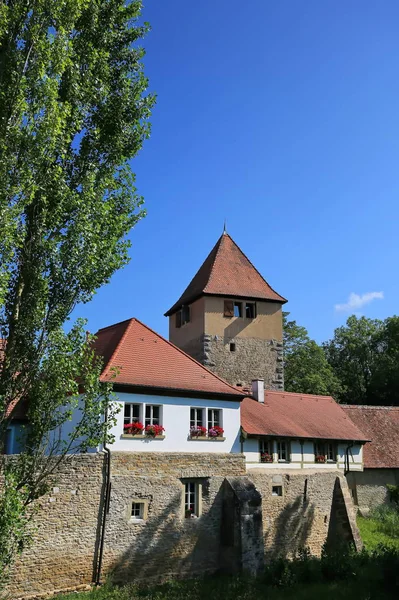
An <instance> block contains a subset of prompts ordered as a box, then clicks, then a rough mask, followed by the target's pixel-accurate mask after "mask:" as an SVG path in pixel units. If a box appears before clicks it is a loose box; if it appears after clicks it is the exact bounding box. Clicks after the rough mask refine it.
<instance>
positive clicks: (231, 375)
mask: <svg viewBox="0 0 399 600" xmlns="http://www.w3.org/2000/svg"><path fill="white" fill-rule="evenodd" d="M230 343H233V344H235V351H234V352H232V351H231V350H230ZM181 348H182V350H184V351H185V352H187V354H190V356H192V357H193V358H195V359H196V360H198V361H199V362H200V363H202V364H203V365H205V366H206V367H208V368H209V369H211V370H212V371H214V372H215V373H217V375H219V377H223V379H226V381H228V382H229V383H231V384H232V385H237V384H242V385H243V386H250V385H251V381H252V380H253V379H258V378H264V380H265V389H268V390H283V389H284V374H283V373H284V369H283V343H282V342H279V341H276V340H263V339H259V338H243V337H235V338H228V339H226V338H224V337H222V336H217V335H202V336H201V337H200V338H196V339H194V340H190V341H188V342H187V343H186V344H185V345H182V346H181Z"/></svg>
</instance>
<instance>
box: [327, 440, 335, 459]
mask: <svg viewBox="0 0 399 600" xmlns="http://www.w3.org/2000/svg"><path fill="white" fill-rule="evenodd" d="M327 460H328V461H329V462H336V460H337V451H336V448H335V444H330V443H329V444H327Z"/></svg>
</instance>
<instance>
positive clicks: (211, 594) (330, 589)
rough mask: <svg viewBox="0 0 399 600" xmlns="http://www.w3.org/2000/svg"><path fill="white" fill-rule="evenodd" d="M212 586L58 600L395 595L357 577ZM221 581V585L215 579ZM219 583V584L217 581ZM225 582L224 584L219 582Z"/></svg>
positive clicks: (313, 599) (114, 591)
mask: <svg viewBox="0 0 399 600" xmlns="http://www.w3.org/2000/svg"><path fill="white" fill-rule="evenodd" d="M208 581H209V582H211V583H212V589H209V587H210V586H209V585H207V584H204V582H203V581H202V580H191V581H184V582H172V583H169V584H164V585H162V586H158V587H155V588H149V589H146V590H142V589H139V588H137V587H136V586H131V585H130V586H129V585H127V586H124V587H112V586H108V585H107V586H104V587H102V588H98V589H96V590H93V591H91V592H82V593H80V594H76V593H75V594H69V595H63V596H57V597H56V599H55V600H204V598H222V599H223V600H320V599H322V600H392V599H393V598H396V596H395V595H393V594H389V593H388V592H384V591H382V590H380V591H375V592H372V591H371V590H370V588H369V587H368V585H366V584H364V585H362V586H360V587H359V583H358V582H356V581H351V582H344V583H343V582H339V581H338V582H335V583H334V582H332V583H314V584H297V585H293V586H292V587H289V588H281V589H279V588H275V587H272V586H270V587H269V586H261V585H259V584H258V585H255V584H254V582H253V580H249V579H245V578H243V577H241V578H226V577H222V578H217V579H216V578H211V579H210V580H208ZM217 581H218V582H219V585H217V584H216V582H217ZM215 584H216V585H215ZM220 584H222V585H220Z"/></svg>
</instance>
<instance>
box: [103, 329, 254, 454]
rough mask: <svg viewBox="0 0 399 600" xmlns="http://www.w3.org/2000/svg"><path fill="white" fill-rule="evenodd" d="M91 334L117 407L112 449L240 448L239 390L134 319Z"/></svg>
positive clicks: (214, 450) (227, 451)
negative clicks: (110, 383) (110, 384)
mask: <svg viewBox="0 0 399 600" xmlns="http://www.w3.org/2000/svg"><path fill="white" fill-rule="evenodd" d="M96 335H97V342H96V350H97V352H98V353H99V354H100V355H101V356H103V358H104V370H103V373H102V375H101V379H102V380H103V381H109V380H111V381H112V382H113V387H114V392H115V394H116V397H117V402H118V404H119V405H120V411H119V413H118V416H117V424H116V425H115V426H114V427H113V429H112V434H113V435H114V438H115V441H114V443H113V444H112V450H115V451H127V452H154V451H155V452H223V453H230V452H240V401H241V400H242V398H243V397H244V394H243V392H242V391H240V390H238V389H237V388H234V387H233V386H231V385H229V384H228V383H226V382H225V381H224V380H223V379H221V378H220V377H218V376H217V375H215V374H214V373H212V372H210V371H209V370H208V369H206V368H205V367H203V366H202V365H201V364H199V363H198V362H197V361H195V360H194V359H193V358H191V357H190V356H188V355H187V354H185V353H184V352H183V351H182V350H180V349H179V348H177V347H176V346H174V345H173V344H172V343H171V342H169V341H167V340H166V339H164V338H163V337H162V336H160V335H158V334H157V333H155V332H154V331H152V330H151V329H150V328H149V327H147V326H146V325H144V324H143V323H141V322H140V321H138V320H137V319H129V320H127V321H124V322H122V323H117V324H116V325H111V326H110V327H105V328H104V329H100V330H99V331H98V333H97V334H96ZM115 368H117V370H118V373H117V375H116V376H115V375H114V370H113V369H115Z"/></svg>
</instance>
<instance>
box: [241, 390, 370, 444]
mask: <svg viewBox="0 0 399 600" xmlns="http://www.w3.org/2000/svg"><path fill="white" fill-rule="evenodd" d="M241 426H242V428H243V429H244V431H246V432H247V433H248V434H250V435H268V436H281V437H290V438H303V439H324V440H345V441H362V442H365V441H367V440H368V439H370V438H369V437H368V436H367V431H366V432H364V433H363V431H361V429H360V428H359V427H358V426H357V423H356V424H355V423H353V422H352V420H351V419H350V418H349V416H347V414H346V413H345V411H344V410H343V409H342V407H341V406H340V405H339V404H337V402H335V400H334V399H333V398H332V397H331V396H313V395H312V394H296V393H292V392H274V391H269V390H268V391H266V392H265V402H264V403H263V402H257V400H255V399H254V398H244V400H243V401H242V403H241Z"/></svg>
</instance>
